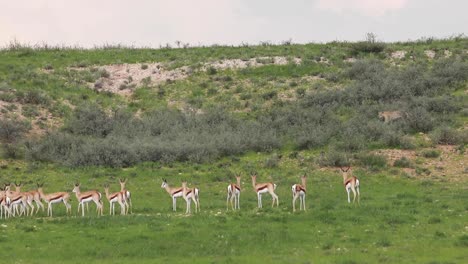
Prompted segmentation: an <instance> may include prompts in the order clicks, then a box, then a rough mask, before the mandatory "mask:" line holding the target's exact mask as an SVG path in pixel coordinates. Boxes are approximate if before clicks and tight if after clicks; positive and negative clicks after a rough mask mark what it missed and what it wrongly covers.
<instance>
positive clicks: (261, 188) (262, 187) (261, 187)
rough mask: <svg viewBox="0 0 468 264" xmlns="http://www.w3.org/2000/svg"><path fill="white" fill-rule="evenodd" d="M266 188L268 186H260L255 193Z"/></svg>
mask: <svg viewBox="0 0 468 264" xmlns="http://www.w3.org/2000/svg"><path fill="white" fill-rule="evenodd" d="M267 187H268V184H265V185H262V186H260V187H258V188H257V192H258V191H261V190H263V189H265V188H267Z"/></svg>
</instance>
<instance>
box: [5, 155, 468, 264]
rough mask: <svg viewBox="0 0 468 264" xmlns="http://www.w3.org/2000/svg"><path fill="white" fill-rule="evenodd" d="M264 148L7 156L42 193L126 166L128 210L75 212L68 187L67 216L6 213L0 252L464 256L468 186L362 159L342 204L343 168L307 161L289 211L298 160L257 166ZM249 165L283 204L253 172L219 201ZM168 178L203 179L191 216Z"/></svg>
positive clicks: (188, 257) (111, 177)
mask: <svg viewBox="0 0 468 264" xmlns="http://www.w3.org/2000/svg"><path fill="white" fill-rule="evenodd" d="M265 158H266V156H265V155H257V154H249V155H246V156H245V157H242V158H241V159H240V160H234V161H233V160H229V159H225V160H223V161H219V162H217V163H214V164H211V165H188V164H174V165H172V167H160V166H159V165H158V164H153V163H146V164H141V165H139V166H136V167H132V168H127V169H105V168H87V169H79V170H72V169H67V168H62V167H56V166H52V165H46V164H36V165H35V166H32V165H29V166H27V165H26V164H24V163H21V162H19V163H16V162H11V163H10V164H9V165H8V167H7V168H5V169H2V175H14V176H13V178H11V177H12V176H8V177H6V176H2V181H6V180H11V181H13V180H22V181H25V182H27V185H26V187H29V188H32V187H33V183H34V181H35V180H41V181H46V184H45V187H44V191H45V192H46V193H47V192H55V191H61V190H68V191H70V190H71V186H72V184H73V183H74V182H75V181H80V182H81V184H82V189H83V190H86V189H95V188H98V189H101V191H102V189H103V188H102V187H100V186H102V185H103V184H104V183H105V182H111V183H112V185H111V190H118V183H117V177H127V178H129V184H128V189H129V190H131V191H132V195H133V205H134V214H133V215H129V216H120V215H118V216H115V217H110V216H107V215H106V216H104V217H99V218H98V217H96V216H95V212H94V208H95V207H94V206H90V207H91V208H90V212H89V214H88V216H86V217H84V218H82V217H79V216H76V208H77V207H76V206H77V204H76V198H74V196H72V197H73V202H72V205H73V208H72V211H73V214H72V216H70V217H67V216H65V211H64V206H63V205H58V206H55V207H54V214H55V216H54V218H47V217H44V215H43V214H42V213H40V214H39V216H37V217H33V218H29V217H23V218H15V219H8V220H1V221H0V233H1V234H0V243H1V244H2V250H0V258H1V259H3V260H9V261H11V262H15V263H18V262H26V263H50V262H60V263H65V262H76V261H77V260H78V259H79V260H80V262H82V261H90V262H96V263H126V262H134V261H138V262H143V263H145V262H148V263H154V262H161V263H163V262H168V261H171V262H180V263H188V262H191V263H206V262H215V263H218V262H221V263H229V262H239V261H241V262H246V263H258V262H266V261H269V262H273V263H298V262H301V263H307V262H310V263H400V262H401V261H402V260H403V259H404V260H405V261H409V262H412V263H429V262H431V261H432V262H440V263H461V262H463V260H464V259H466V257H467V254H466V250H467V248H466V247H467V243H466V235H467V234H466V219H467V210H468V207H467V206H466V202H465V201H466V200H467V199H468V194H467V192H466V190H464V189H463V188H462V187H461V186H459V185H456V184H450V183H433V182H421V181H418V180H410V179H406V178H404V177H400V176H389V175H388V174H387V173H386V172H385V171H381V172H379V173H372V174H371V173H367V172H366V171H364V170H357V171H355V174H356V175H357V176H359V178H360V179H361V192H362V199H361V205H359V206H358V205H349V204H348V203H347V202H346V193H345V190H344V188H343V186H342V179H341V175H339V174H338V173H337V172H334V171H316V170H311V169H310V168H309V169H307V171H308V172H309V177H308V191H309V193H308V196H307V209H308V211H307V212H298V213H295V214H294V213H292V210H291V208H292V206H291V200H292V199H291V193H290V186H291V185H292V184H294V183H296V182H299V177H298V176H299V175H301V173H302V172H303V170H304V169H305V168H303V167H300V166H298V165H297V164H296V163H295V162H294V161H293V160H289V159H285V158H283V160H282V161H281V162H280V164H279V165H278V166H277V167H275V168H266V167H263V166H262V165H256V164H260V162H259V161H261V160H265ZM226 167H229V169H228V168H226ZM248 169H255V170H257V171H259V181H268V180H273V181H274V182H275V183H277V184H278V188H277V193H278V195H279V198H280V207H279V208H274V209H272V208H270V206H269V205H270V201H271V198H270V197H269V196H268V195H266V196H265V197H264V205H265V207H264V208H263V209H261V210H258V209H256V204H257V202H256V195H255V193H254V192H253V191H252V187H251V183H250V179H249V177H248V176H246V175H243V179H242V184H243V192H242V194H241V210H240V211H238V212H231V211H229V212H226V208H225V206H226V204H225V202H226V201H225V195H226V193H225V192H226V191H225V190H226V186H227V183H228V182H229V181H230V180H232V179H231V178H233V177H232V176H231V175H230V171H243V172H244V171H246V170H248ZM269 175H270V176H271V178H270V177H268V176H269ZM163 177H164V178H167V179H168V181H169V183H170V184H172V185H179V184H180V182H181V180H182V179H186V180H188V181H189V182H190V183H193V184H194V185H195V186H197V187H198V188H200V197H201V198H200V200H201V209H202V212H201V213H199V214H195V215H191V216H186V215H185V214H183V212H184V208H185V205H184V203H183V202H182V200H179V201H178V211H177V212H176V213H173V212H172V211H171V200H170V197H169V195H168V194H167V193H166V192H165V191H164V190H163V189H161V188H160V185H161V178H163ZM45 179H47V180H45ZM27 189H28V188H27ZM105 213H106V214H108V204H107V202H106V203H105ZM7 262H8V261H7Z"/></svg>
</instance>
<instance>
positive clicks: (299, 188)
mask: <svg viewBox="0 0 468 264" xmlns="http://www.w3.org/2000/svg"><path fill="white" fill-rule="evenodd" d="M301 182H302V184H294V185H293V186H292V188H291V189H292V194H293V212H295V211H296V200H297V198H299V202H300V203H299V210H304V211H305V210H306V206H305V198H306V190H307V187H306V175H302V176H301Z"/></svg>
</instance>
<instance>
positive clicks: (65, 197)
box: [37, 183, 71, 217]
mask: <svg viewBox="0 0 468 264" xmlns="http://www.w3.org/2000/svg"><path fill="white" fill-rule="evenodd" d="M42 186H44V184H39V183H37V192H39V196H40V197H41V199H42V200H44V201H45V202H46V203H47V216H50V217H52V204H54V203H60V202H63V204H65V208H66V211H67V214H68V213H70V214H71V204H70V203H69V200H70V194H69V193H67V192H56V193H49V194H44V191H43V190H42Z"/></svg>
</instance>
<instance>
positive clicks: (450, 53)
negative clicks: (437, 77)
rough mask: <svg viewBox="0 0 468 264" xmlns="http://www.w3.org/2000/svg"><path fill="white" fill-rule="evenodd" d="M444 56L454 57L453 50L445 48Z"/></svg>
mask: <svg viewBox="0 0 468 264" xmlns="http://www.w3.org/2000/svg"><path fill="white" fill-rule="evenodd" d="M444 57H445V58H450V57H452V52H451V51H450V50H444Z"/></svg>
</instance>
